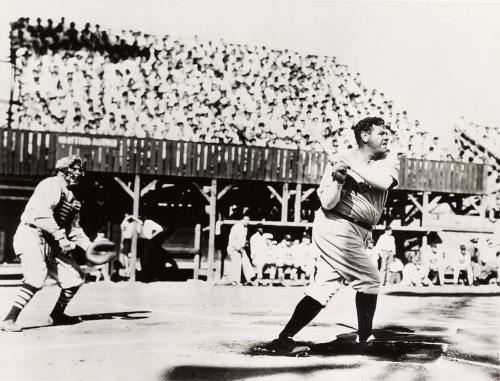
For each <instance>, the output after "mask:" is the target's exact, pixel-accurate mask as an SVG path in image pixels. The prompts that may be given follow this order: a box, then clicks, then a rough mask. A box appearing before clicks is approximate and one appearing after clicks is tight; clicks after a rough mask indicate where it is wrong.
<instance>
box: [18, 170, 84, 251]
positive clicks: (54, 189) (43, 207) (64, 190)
mask: <svg viewBox="0 0 500 381" xmlns="http://www.w3.org/2000/svg"><path fill="white" fill-rule="evenodd" d="M63 195H64V197H65V199H66V200H67V201H68V202H72V201H73V200H75V196H74V195H73V192H72V191H71V190H69V189H68V187H67V185H66V182H65V180H64V179H63V178H62V177H60V176H53V177H48V178H46V179H44V180H42V181H41V182H40V183H39V184H38V185H37V186H36V188H35V191H34V193H33V195H32V196H31V198H30V199H29V201H28V203H27V204H26V207H25V209H24V212H23V214H22V215H21V223H24V224H31V225H34V226H36V227H38V228H39V229H41V230H42V231H45V232H47V233H50V234H54V233H56V232H57V231H60V230H61V227H60V226H59V225H58V224H57V222H56V220H55V219H54V209H55V208H56V207H57V205H58V204H59V202H60V201H61V198H62V197H63ZM79 220H80V217H79V214H78V213H76V215H75V217H74V218H73V220H72V221H71V226H70V228H69V229H68V230H69V231H67V232H66V234H67V237H68V238H69V239H70V240H71V241H73V242H75V243H76V244H77V245H78V246H80V247H81V248H82V249H83V250H87V248H88V247H89V245H90V240H89V238H88V237H87V235H86V234H85V233H84V232H83V229H82V228H81V227H80V222H79Z"/></svg>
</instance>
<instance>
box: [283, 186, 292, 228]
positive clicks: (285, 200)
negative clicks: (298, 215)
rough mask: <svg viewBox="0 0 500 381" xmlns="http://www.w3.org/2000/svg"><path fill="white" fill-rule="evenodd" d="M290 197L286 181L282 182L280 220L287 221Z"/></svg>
mask: <svg viewBox="0 0 500 381" xmlns="http://www.w3.org/2000/svg"><path fill="white" fill-rule="evenodd" d="M289 199H290V191H289V190H288V183H284V184H283V197H282V198H281V221H282V222H286V221H288V200H289Z"/></svg>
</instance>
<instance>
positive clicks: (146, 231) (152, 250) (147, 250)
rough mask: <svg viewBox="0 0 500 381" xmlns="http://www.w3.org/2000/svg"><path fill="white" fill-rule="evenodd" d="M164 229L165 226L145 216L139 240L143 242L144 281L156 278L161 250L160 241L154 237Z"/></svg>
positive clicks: (141, 255) (142, 266) (142, 264)
mask: <svg viewBox="0 0 500 381" xmlns="http://www.w3.org/2000/svg"><path fill="white" fill-rule="evenodd" d="M162 231H163V227H162V226H161V225H160V224H158V223H156V222H155V221H153V220H152V219H150V218H148V217H147V215H146V216H145V218H144V223H143V224H142V226H141V232H140V234H139V240H140V241H141V243H142V244H141V245H140V247H141V249H142V250H141V253H140V258H141V268H142V269H141V273H142V281H143V282H151V281H152V280H154V278H155V264H156V263H158V262H159V261H158V258H157V256H158V255H159V254H160V252H159V250H158V242H157V240H155V239H154V238H155V237H156V236H157V235H158V234H159V233H161V232H162Z"/></svg>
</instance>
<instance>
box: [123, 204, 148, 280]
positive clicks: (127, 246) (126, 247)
mask: <svg viewBox="0 0 500 381" xmlns="http://www.w3.org/2000/svg"><path fill="white" fill-rule="evenodd" d="M141 225H142V221H140V220H139V219H137V218H135V217H134V216H133V215H131V214H128V213H125V217H124V218H123V221H122V223H121V224H120V229H121V235H122V236H121V250H120V255H119V256H118V260H119V262H120V265H121V268H120V269H119V270H118V274H119V275H120V276H121V277H124V278H129V277H130V255H131V253H130V252H131V248H132V237H133V235H134V230H135V231H136V232H137V234H139V233H140V228H141Z"/></svg>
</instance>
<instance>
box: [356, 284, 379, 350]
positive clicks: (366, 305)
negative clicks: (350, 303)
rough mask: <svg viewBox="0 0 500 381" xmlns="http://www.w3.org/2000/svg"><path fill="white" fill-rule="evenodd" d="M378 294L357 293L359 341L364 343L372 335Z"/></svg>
mask: <svg viewBox="0 0 500 381" xmlns="http://www.w3.org/2000/svg"><path fill="white" fill-rule="evenodd" d="M377 296H378V295H377V294H365V293H363V292H357V293H356V311H357V313H358V336H359V341H360V342H364V341H366V339H368V338H369V337H370V335H371V334H372V325H373V316H374V315H375V309H376V308H377Z"/></svg>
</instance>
